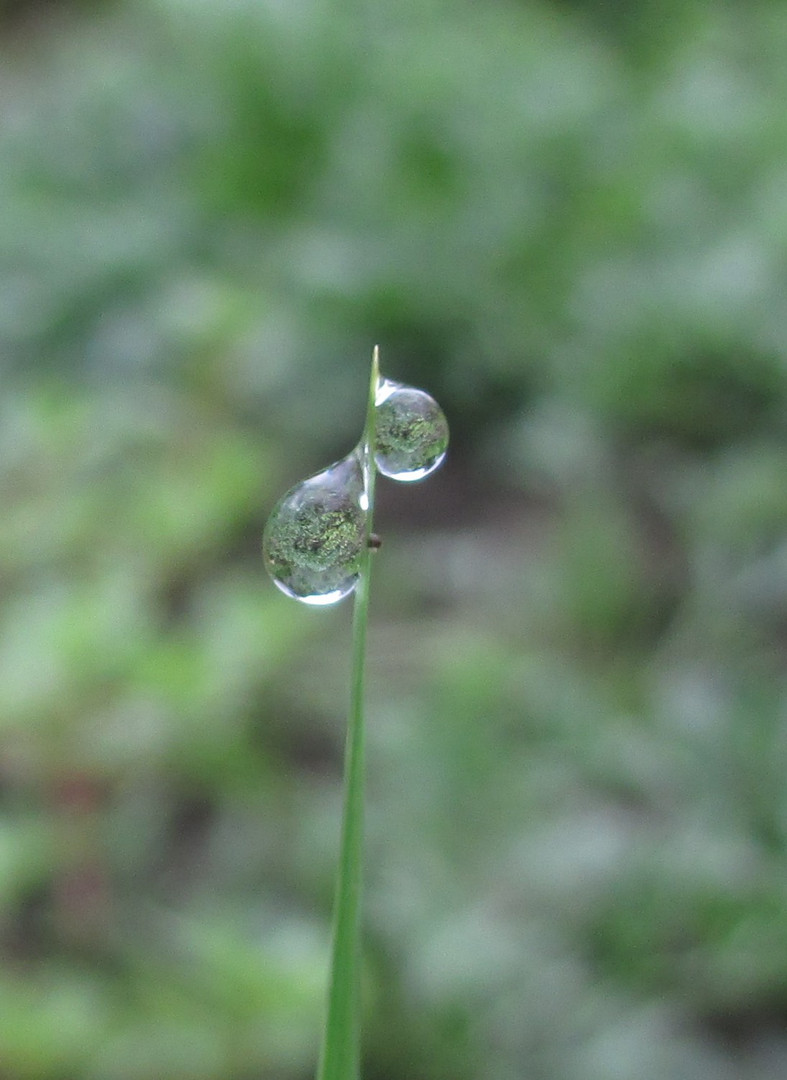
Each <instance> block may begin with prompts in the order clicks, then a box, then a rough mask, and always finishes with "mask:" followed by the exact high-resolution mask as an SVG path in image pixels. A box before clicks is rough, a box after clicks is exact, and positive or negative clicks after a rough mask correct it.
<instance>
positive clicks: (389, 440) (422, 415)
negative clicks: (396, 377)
mask: <svg viewBox="0 0 787 1080" xmlns="http://www.w3.org/2000/svg"><path fill="white" fill-rule="evenodd" d="M376 401H377V409H376V421H375V423H376V428H377V432H376V436H377V438H376V448H375V455H374V460H375V462H376V464H377V468H378V469H379V471H380V472H381V473H382V474H383V476H389V477H391V479H392V480H404V481H412V480H423V478H424V477H425V476H428V475H429V474H430V473H432V472H434V470H435V469H436V468H437V467H438V465H440V464H441V463H442V461H443V458H444V457H445V454H446V450H447V449H448V422H447V420H446V418H445V415H444V413H443V410H442V409H441V408H440V406H439V405H438V404H437V402H436V401H435V399H434V398H433V397H431V396H430V395H429V394H427V393H426V392H425V391H424V390H416V389H415V388H414V387H412V386H404V385H403V384H402V383H397V382H392V381H391V380H390V379H381V380H380V385H379V387H378V390H377V398H376Z"/></svg>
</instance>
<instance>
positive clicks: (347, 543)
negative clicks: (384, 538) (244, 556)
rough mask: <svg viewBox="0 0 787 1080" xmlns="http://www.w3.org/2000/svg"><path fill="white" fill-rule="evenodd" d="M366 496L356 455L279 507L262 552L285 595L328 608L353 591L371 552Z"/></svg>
mask: <svg viewBox="0 0 787 1080" xmlns="http://www.w3.org/2000/svg"><path fill="white" fill-rule="evenodd" d="M365 495H366V493H365V487H364V482H363V468H362V458H361V452H360V450H359V449H356V450H354V451H353V452H352V454H348V456H347V457H346V458H342V460H341V461H337V462H336V463H335V464H333V465H331V466H329V467H328V468H327V469H325V470H324V471H323V472H321V473H317V474H316V476H310V477H309V479H308V480H304V481H303V482H302V483H300V484H297V485H296V486H295V487H294V488H292V489H291V490H290V491H288V492H287V494H286V495H284V496H283V498H282V499H281V500H280V501H279V502H278V503H277V505H276V507H275V508H274V510H273V513H272V514H271V516H270V518H269V519H268V523H267V525H266V526H265V533H264V535H263V538H262V550H263V554H264V556H265V565H266V566H267V568H268V571H269V573H270V575H271V577H272V578H273V580H274V581H275V583H276V584H277V585H278V587H279V588H280V589H281V591H282V592H283V593H286V595H287V596H292V597H294V599H296V600H302V601H303V603H304V604H321V605H326V604H335V603H336V602H337V601H338V600H342V599H343V598H344V597H345V596H347V595H348V594H349V593H351V592H352V591H353V589H354V588H355V585H356V583H357V581H358V575H359V573H360V565H361V556H362V554H363V552H364V551H365V548H366V512H365V507H364V502H365Z"/></svg>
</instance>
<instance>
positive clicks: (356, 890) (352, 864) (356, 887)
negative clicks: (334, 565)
mask: <svg viewBox="0 0 787 1080" xmlns="http://www.w3.org/2000/svg"><path fill="white" fill-rule="evenodd" d="M378 381H379V352H378V349H377V347H376V346H375V349H374V353H373V355H372V374H371V382H370V385H369V401H368V406H367V412H366V426H365V427H364V432H363V438H362V440H361V448H362V450H361V452H362V457H363V473H364V486H365V491H366V498H367V500H368V507H367V515H366V545H365V547H364V555H363V561H362V564H361V573H360V577H359V580H358V584H357V586H356V589H355V598H354V607H353V630H352V674H351V683H350V709H349V715H348V720H347V737H346V744H345V756H344V811H343V818H342V833H341V842H340V843H341V846H340V852H339V870H338V875H337V880H336V894H335V899H334V923H333V946H332V954H331V970H330V983H329V989H328V1013H327V1017H326V1021H325V1030H324V1033H323V1042H322V1048H321V1051H320V1062H319V1065H318V1068H317V1080H359V1077H360V1058H361V1053H360V1043H361V1030H360V989H361V987H360V982H361V970H360V969H361V889H362V877H363V873H362V868H363V821H364V773H365V768H364V672H365V666H366V626H367V622H368V612H369V576H370V570H371V546H370V544H369V539H370V537H371V533H372V517H373V514H374V481H375V465H374V445H375V398H376V395H377V383H378Z"/></svg>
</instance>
